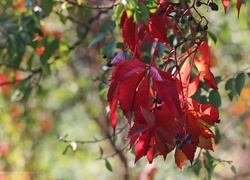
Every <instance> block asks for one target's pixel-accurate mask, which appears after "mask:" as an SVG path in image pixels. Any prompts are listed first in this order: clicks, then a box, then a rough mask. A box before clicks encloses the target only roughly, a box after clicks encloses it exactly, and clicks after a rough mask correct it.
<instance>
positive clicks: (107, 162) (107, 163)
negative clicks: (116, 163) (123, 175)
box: [105, 159, 113, 172]
mask: <svg viewBox="0 0 250 180" xmlns="http://www.w3.org/2000/svg"><path fill="white" fill-rule="evenodd" d="M105 166H106V168H107V169H108V170H109V171H110V172H113V169H112V167H111V164H110V163H109V161H108V160H107V159H105Z"/></svg>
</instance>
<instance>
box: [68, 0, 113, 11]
mask: <svg viewBox="0 0 250 180" xmlns="http://www.w3.org/2000/svg"><path fill="white" fill-rule="evenodd" d="M66 2H67V3H69V4H72V5H73V6H77V7H79V8H86V9H110V8H113V7H114V6H115V5H117V4H118V3H114V4H112V5H108V6H103V5H102V6H86V5H82V4H78V3H77V2H76V1H72V0H66Z"/></svg>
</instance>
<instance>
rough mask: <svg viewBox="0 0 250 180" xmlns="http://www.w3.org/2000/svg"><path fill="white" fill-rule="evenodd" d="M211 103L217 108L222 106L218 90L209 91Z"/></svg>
mask: <svg viewBox="0 0 250 180" xmlns="http://www.w3.org/2000/svg"><path fill="white" fill-rule="evenodd" d="M209 103H210V104H211V105H213V106H214V107H216V108H219V107H220V106H221V97H220V94H219V92H218V91H215V90H213V91H211V92H210V93H209Z"/></svg>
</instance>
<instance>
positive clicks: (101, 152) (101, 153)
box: [99, 146, 103, 157]
mask: <svg viewBox="0 0 250 180" xmlns="http://www.w3.org/2000/svg"><path fill="white" fill-rule="evenodd" d="M99 150H100V157H102V155H103V150H102V148H101V147H100V146H99Z"/></svg>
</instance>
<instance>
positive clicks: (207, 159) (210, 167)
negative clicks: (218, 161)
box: [203, 151, 216, 179]
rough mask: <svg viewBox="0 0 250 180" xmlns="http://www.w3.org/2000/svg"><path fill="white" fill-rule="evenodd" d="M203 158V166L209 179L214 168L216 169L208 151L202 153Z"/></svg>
mask: <svg viewBox="0 0 250 180" xmlns="http://www.w3.org/2000/svg"><path fill="white" fill-rule="evenodd" d="M203 157H204V165H205V168H206V170H207V172H208V179H211V177H212V174H213V171H214V168H215V167H216V165H214V164H213V163H214V158H213V156H211V154H210V153H209V152H208V151H207V152H204V153H203Z"/></svg>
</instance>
